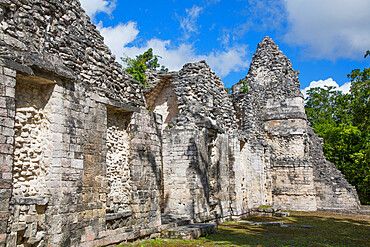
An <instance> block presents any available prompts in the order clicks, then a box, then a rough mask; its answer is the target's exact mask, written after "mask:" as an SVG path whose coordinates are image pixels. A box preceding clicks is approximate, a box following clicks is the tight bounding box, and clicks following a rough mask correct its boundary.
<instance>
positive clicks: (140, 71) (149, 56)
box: [121, 48, 168, 87]
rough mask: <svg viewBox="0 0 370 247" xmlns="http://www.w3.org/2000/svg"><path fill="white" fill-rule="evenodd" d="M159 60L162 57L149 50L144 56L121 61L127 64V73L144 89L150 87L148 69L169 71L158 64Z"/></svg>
mask: <svg viewBox="0 0 370 247" xmlns="http://www.w3.org/2000/svg"><path fill="white" fill-rule="evenodd" d="M158 58H161V57H160V56H158V55H153V49H152V48H149V49H148V50H147V51H146V52H144V53H143V54H141V55H138V56H136V58H129V57H124V58H121V59H122V61H123V62H124V63H125V64H126V69H125V70H126V72H127V73H129V74H131V75H132V77H133V78H134V79H135V80H137V81H138V82H140V84H141V85H143V87H147V86H148V85H149V83H148V81H147V78H146V75H145V71H146V70H147V69H151V70H157V68H160V70H161V71H168V69H167V68H166V67H164V66H163V65H162V66H161V65H160V64H159V63H158Z"/></svg>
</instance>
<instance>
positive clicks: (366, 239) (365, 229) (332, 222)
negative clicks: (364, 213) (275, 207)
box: [205, 215, 370, 246]
mask: <svg viewBox="0 0 370 247" xmlns="http://www.w3.org/2000/svg"><path fill="white" fill-rule="evenodd" d="M258 218H259V217H253V221H258ZM353 218H354V217H352V216H347V217H345V216H340V215H336V216H335V217H330V216H325V215H323V216H302V215H294V216H291V217H287V218H278V220H277V219H276V218H271V221H283V222H284V223H287V224H291V225H296V226H297V227H280V226H253V225H250V224H247V223H236V222H235V223H226V224H222V225H220V226H219V230H218V231H217V233H215V234H212V235H209V236H207V237H205V239H206V240H207V241H206V242H209V241H211V242H212V243H213V244H214V245H216V246H222V245H229V246H230V245H232V246H370V220H360V219H359V216H357V217H356V219H353ZM248 220H251V219H248ZM267 220H268V217H262V218H261V220H259V221H267ZM301 225H309V226H313V227H314V228H303V227H301Z"/></svg>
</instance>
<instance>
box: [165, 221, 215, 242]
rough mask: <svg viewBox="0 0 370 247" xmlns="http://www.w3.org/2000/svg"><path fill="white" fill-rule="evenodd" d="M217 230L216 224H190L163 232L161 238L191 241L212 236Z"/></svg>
mask: <svg viewBox="0 0 370 247" xmlns="http://www.w3.org/2000/svg"><path fill="white" fill-rule="evenodd" d="M216 230H217V224H191V225H186V226H179V227H176V228H171V229H168V230H165V231H163V232H162V233H161V238H169V239H184V240H191V239H197V238H200V237H204V236H207V235H208V234H212V233H214V232H215V231H216Z"/></svg>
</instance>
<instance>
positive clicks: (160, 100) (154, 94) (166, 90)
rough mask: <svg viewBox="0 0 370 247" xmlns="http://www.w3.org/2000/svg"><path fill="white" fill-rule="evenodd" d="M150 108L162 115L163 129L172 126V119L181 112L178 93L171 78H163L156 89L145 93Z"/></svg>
mask: <svg viewBox="0 0 370 247" xmlns="http://www.w3.org/2000/svg"><path fill="white" fill-rule="evenodd" d="M145 97H146V101H147V104H148V109H149V110H150V111H152V112H155V113H158V114H160V115H162V120H163V125H162V129H168V128H171V127H172V126H171V124H170V121H171V120H173V119H174V118H175V117H176V116H177V115H178V114H179V108H178V104H177V95H176V94H175V92H174V85H173V84H172V83H171V82H170V81H169V79H164V80H162V81H161V82H160V83H159V84H158V85H157V86H156V87H155V88H154V89H152V90H151V91H150V92H149V93H147V94H146V95H145Z"/></svg>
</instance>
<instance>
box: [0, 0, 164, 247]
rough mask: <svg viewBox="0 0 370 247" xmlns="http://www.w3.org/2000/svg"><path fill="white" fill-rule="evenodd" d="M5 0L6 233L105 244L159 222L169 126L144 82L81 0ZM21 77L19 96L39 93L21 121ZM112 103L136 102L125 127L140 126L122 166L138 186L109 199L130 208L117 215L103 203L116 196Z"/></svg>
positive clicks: (5, 236) (13, 239)
mask: <svg viewBox="0 0 370 247" xmlns="http://www.w3.org/2000/svg"><path fill="white" fill-rule="evenodd" d="M0 8H1V11H0V29H1V31H0V64H1V74H0V76H1V81H0V82H1V83H0V85H1V94H0V95H1V100H3V101H1V102H3V103H2V104H1V106H0V107H3V108H2V109H3V113H2V118H3V119H4V120H2V121H4V122H1V123H2V128H3V129H2V134H1V142H2V144H1V145H2V149H1V159H2V160H3V161H4V162H3V163H4V166H2V168H1V169H2V170H1V177H0V184H1V186H2V187H1V188H2V189H4V190H2V191H4V193H3V194H2V197H1V198H2V202H3V201H4V204H1V205H2V207H1V210H3V211H2V212H6V213H5V214H4V215H5V216H4V220H2V221H1V222H0V223H1V227H0V242H1V243H4V242H5V241H7V242H8V245H10V246H12V245H15V244H16V243H17V242H18V243H19V244H41V243H45V244H48V245H50V246H63V245H65V246H77V245H78V246H84V245H90V246H91V245H107V244H112V243H118V242H120V241H123V240H125V239H133V238H136V237H138V236H143V235H147V234H150V233H152V232H155V231H158V226H159V225H160V215H159V214H160V207H159V203H160V199H159V198H160V195H159V193H160V179H161V178H160V175H158V174H160V173H161V170H160V165H157V164H160V162H161V161H160V146H161V145H160V141H159V139H160V135H161V134H160V133H159V132H158V129H157V128H162V127H161V122H160V121H158V120H156V119H155V117H154V115H153V114H150V113H148V112H147V111H144V112H141V110H140V107H143V106H145V100H144V94H143V91H142V86H141V85H140V84H139V83H138V82H136V81H135V80H133V79H132V77H131V76H130V75H128V74H126V73H125V72H123V70H122V67H121V66H120V65H119V64H118V63H116V62H115V57H114V56H113V55H112V54H111V52H110V50H109V48H108V47H107V46H105V45H104V43H103V38H102V36H101V35H100V34H99V32H98V31H97V29H96V27H95V26H94V25H93V24H91V22H90V19H89V17H88V16H87V15H86V13H85V12H84V11H83V10H82V9H81V6H80V3H79V1H76V0H68V1H31V0H28V1H23V2H19V1H16V0H14V1H13V0H9V1H1V2H0ZM16 77H17V78H16ZM16 84H17V92H18V94H19V95H22V94H23V95H25V97H22V96H19V97H18V98H19V100H18V101H19V102H18V103H22V101H27V100H28V99H29V98H30V97H31V95H35V97H33V99H32V101H33V102H30V103H32V104H30V105H29V106H28V105H27V106H21V105H19V107H18V116H17V125H16V126H17V127H16V128H14V125H15V123H14V119H15V96H14V93H15V85H16ZM51 84H53V89H52V90H51V89H50V91H52V93H51V95H50V94H48V93H47V89H48V88H49V87H50V88H51V86H50V85H51ZM22 85H23V86H22ZM40 90H41V91H40ZM27 92H29V93H28V94H27ZM36 96H37V97H36ZM48 97H49V98H48ZM47 98H48V100H46V101H45V102H46V103H45V107H39V105H38V104H39V103H38V102H39V101H43V100H44V99H47ZM30 100H31V99H30ZM107 105H110V106H114V107H116V108H119V109H123V110H124V111H126V112H131V113H132V114H133V115H132V118H131V121H130V124H129V125H128V130H127V131H128V132H130V131H131V133H132V132H135V135H134V136H133V137H132V139H131V150H132V155H131V156H130V158H129V159H128V160H126V161H128V162H127V165H126V166H125V171H126V172H127V170H128V169H129V174H131V175H132V176H134V178H131V180H129V181H126V182H125V183H124V185H122V186H123V187H125V186H128V185H130V186H131V187H130V192H131V194H130V196H129V195H125V196H127V197H130V198H129V199H128V200H129V201H130V205H129V206H128V205H126V204H125V203H122V204H121V205H120V206H118V207H115V206H113V207H112V208H115V209H116V208H118V211H119V209H122V208H126V209H127V208H130V207H131V210H129V209H127V210H126V209H125V210H123V211H124V213H122V212H123V211H119V214H115V215H111V214H110V212H108V214H107V212H106V210H107V204H108V205H109V207H110V206H111V205H112V204H110V203H109V202H110V199H111V196H110V195H109V192H110V191H111V190H109V188H108V186H107V185H108V184H107V176H106V175H107V173H106V172H107V167H106V165H107V163H106V157H107V145H106V144H107V142H106V139H107ZM49 106H50V107H49ZM133 112H135V113H133ZM22 114H23V115H22ZM29 115H30V116H31V115H32V116H31V117H30V116H29ZM6 128H9V131H7V129H6ZM110 130H111V129H109V131H110ZM15 132H16V137H17V141H16V142H15V145H16V147H17V148H16V150H14V134H15ZM116 134H118V133H116ZM26 149H27V153H26ZM40 149H41V150H40ZM13 151H15V152H16V153H15V156H14V157H15V159H16V160H14V164H13V155H12V154H13ZM32 152H33V153H32ZM28 159H29V160H30V162H29V161H28ZM6 164H8V166H9V167H7V166H6ZM32 166H33V167H34V168H33V169H31V168H30V167H32ZM3 167H4V168H3ZM13 179H14V191H13V192H12V189H13V185H12V184H13V181H12V180H13ZM110 179H111V180H113V179H112V178H110ZM22 180H24V181H22ZM28 185H29V186H28ZM118 187H119V186H118ZM116 188H117V187H116ZM126 189H128V188H126ZM117 190H119V191H121V190H123V189H122V188H119V189H118V188H117ZM107 198H108V201H109V202H107ZM127 218H129V219H130V223H128V224H126V223H127V222H126V223H125V222H124V221H126V219H127ZM8 220H9V222H10V223H9V224H8V223H7V221H8ZM111 221H115V223H117V224H115V223H114V224H111ZM122 221H123V223H122ZM25 222H27V223H26V224H25ZM45 229H46V230H45Z"/></svg>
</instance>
